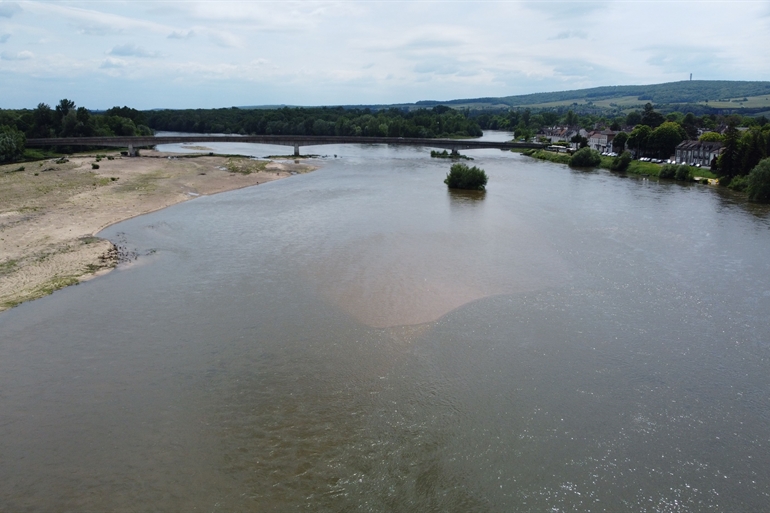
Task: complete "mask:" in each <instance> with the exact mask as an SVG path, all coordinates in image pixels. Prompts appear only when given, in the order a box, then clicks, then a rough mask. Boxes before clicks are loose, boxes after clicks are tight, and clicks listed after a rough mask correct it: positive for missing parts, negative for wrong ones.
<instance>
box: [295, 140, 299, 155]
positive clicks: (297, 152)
mask: <svg viewBox="0 0 770 513" xmlns="http://www.w3.org/2000/svg"><path fill="white" fill-rule="evenodd" d="M294 156H295V157H299V144H297V143H294Z"/></svg>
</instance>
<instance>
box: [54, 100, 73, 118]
mask: <svg viewBox="0 0 770 513" xmlns="http://www.w3.org/2000/svg"><path fill="white" fill-rule="evenodd" d="M74 108H75V102H73V101H72V100H68V99H66V98H64V99H62V100H59V105H57V106H56V113H57V114H58V115H59V119H61V118H63V117H64V116H66V115H67V114H69V112H70V111H71V110H73V109H74Z"/></svg>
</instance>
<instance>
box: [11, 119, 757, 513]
mask: <svg viewBox="0 0 770 513" xmlns="http://www.w3.org/2000/svg"><path fill="white" fill-rule="evenodd" d="M487 137H506V135H505V134H488V135H487ZM220 146H221V147H220ZM212 148H213V149H214V150H216V151H222V152H236V151H238V152H245V153H247V154H248V153H254V154H255V155H269V154H276V153H286V151H287V150H286V149H285V148H278V149H276V148H269V147H264V146H262V147H260V146H255V145H242V147H239V146H232V145H227V144H220V145H212ZM164 149H168V148H164ZM177 149H178V148H177ZM180 151H182V150H181V149H180ZM304 151H307V152H312V153H319V154H322V155H327V156H328V157H326V158H322V159H318V163H319V165H320V169H319V170H317V171H315V172H313V173H310V174H307V175H298V176H294V177H291V178H289V179H286V180H281V181H277V182H271V183H268V184H264V185H259V186H257V187H252V188H248V189H243V190H239V191H233V192H229V193H224V194H220V195H216V196H210V197H204V198H199V199H196V200H194V201H191V202H187V203H184V204H180V205H176V206H174V207H171V208H168V209H166V210H163V211H160V212H156V213H153V214H150V215H146V216H143V217H139V218H135V219H131V220H129V221H126V222H123V223H120V224H118V225H115V226H113V227H110V228H109V229H107V230H105V231H104V232H103V233H102V236H104V237H107V238H109V239H111V240H113V241H115V242H117V243H120V244H123V245H125V246H126V247H127V248H129V249H131V250H134V251H136V252H137V254H138V255H139V258H138V259H137V260H136V261H135V262H133V263H130V264H126V265H123V266H121V267H119V268H118V269H117V270H116V271H114V272H112V273H110V274H108V275H106V276H104V277H101V278H98V279H96V280H92V281H90V282H86V283H83V284H81V285H78V286H76V287H70V288H68V289H64V290H61V291H59V292H56V293H55V294H53V295H52V296H49V297H46V298H43V299H41V300H38V301H34V302H31V303H26V304H23V305H21V306H19V307H17V308H14V309H12V310H9V311H6V312H4V313H2V314H0V511H8V512H24V511H73V512H80V511H207V512H208V511H213V512H215V511H223V512H224V511H260V512H263V511H330V512H342V511H345V512H348V511H350V512H352V511H371V512H379V511H399V512H402V511H415V512H423V511H458V512H476V511H477V512H511V511H514V512H515V511H522V512H526V511H533V512H534V511H538V512H540V511H553V512H562V511H564V512H566V511H608V512H617V511H634V512H636V511H649V512H679V511H683V512H684V511H688V512H689V511H692V512H695V511H697V512H701V511H745V512H756V511H766V510H767V509H768V504H770V428H768V425H769V423H770V321H769V320H768V312H770V258H769V256H770V212H769V211H768V209H767V208H763V207H758V206H753V205H750V204H747V203H745V202H743V201H742V200H740V199H736V198H734V197H733V196H731V195H730V194H728V193H726V192H724V191H720V190H716V189H714V188H709V187H706V186H698V185H689V186H687V185H681V184H677V183H673V182H665V183H664V182H661V183H658V182H657V181H655V180H647V179H641V178H625V177H619V176H616V175H612V174H610V173H609V172H606V171H576V170H570V169H569V168H567V167H565V166H560V165H555V164H551V163H547V162H539V161H534V160H531V159H529V158H527V157H523V156H521V155H517V154H512V153H509V152H500V151H494V150H475V151H470V152H468V154H469V155H471V156H473V157H474V158H475V161H474V162H472V164H474V165H478V166H480V167H482V168H484V169H485V170H486V171H487V174H488V175H489V176H490V180H489V186H488V190H487V192H486V193H485V194H469V193H451V192H448V191H447V189H446V186H445V185H444V184H443V178H444V176H445V175H446V173H447V171H448V168H449V165H450V163H449V162H448V161H445V160H439V159H431V158H430V157H429V151H430V150H429V149H425V148H389V147H385V146H337V147H318V148H309V149H304V148H303V152H304ZM335 154H336V158H335Z"/></svg>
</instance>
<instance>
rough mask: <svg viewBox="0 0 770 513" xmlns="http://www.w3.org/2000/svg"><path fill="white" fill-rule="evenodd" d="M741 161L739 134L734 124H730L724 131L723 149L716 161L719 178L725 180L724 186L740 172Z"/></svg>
mask: <svg viewBox="0 0 770 513" xmlns="http://www.w3.org/2000/svg"><path fill="white" fill-rule="evenodd" d="M741 160H742V158H741V148H740V132H739V131H738V129H737V128H735V125H734V124H730V125H729V126H728V127H727V130H725V133H724V149H723V150H722V154H721V155H720V156H719V160H718V161H717V168H718V170H719V176H721V177H725V178H727V180H725V182H726V183H725V185H727V184H729V183H730V179H732V177H733V176H736V175H738V174H739V173H740V172H741ZM721 182H722V180H720V183H721Z"/></svg>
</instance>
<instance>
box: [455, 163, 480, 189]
mask: <svg viewBox="0 0 770 513" xmlns="http://www.w3.org/2000/svg"><path fill="white" fill-rule="evenodd" d="M487 180H488V177H487V174H486V173H485V172H484V170H483V169H479V168H477V167H476V166H473V167H468V166H467V165H465V164H452V167H451V168H450V169H449V173H448V174H447V175H446V179H445V180H444V183H445V184H447V186H448V187H449V188H450V189H469V190H473V191H483V190H484V189H485V188H486V185H487Z"/></svg>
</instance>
